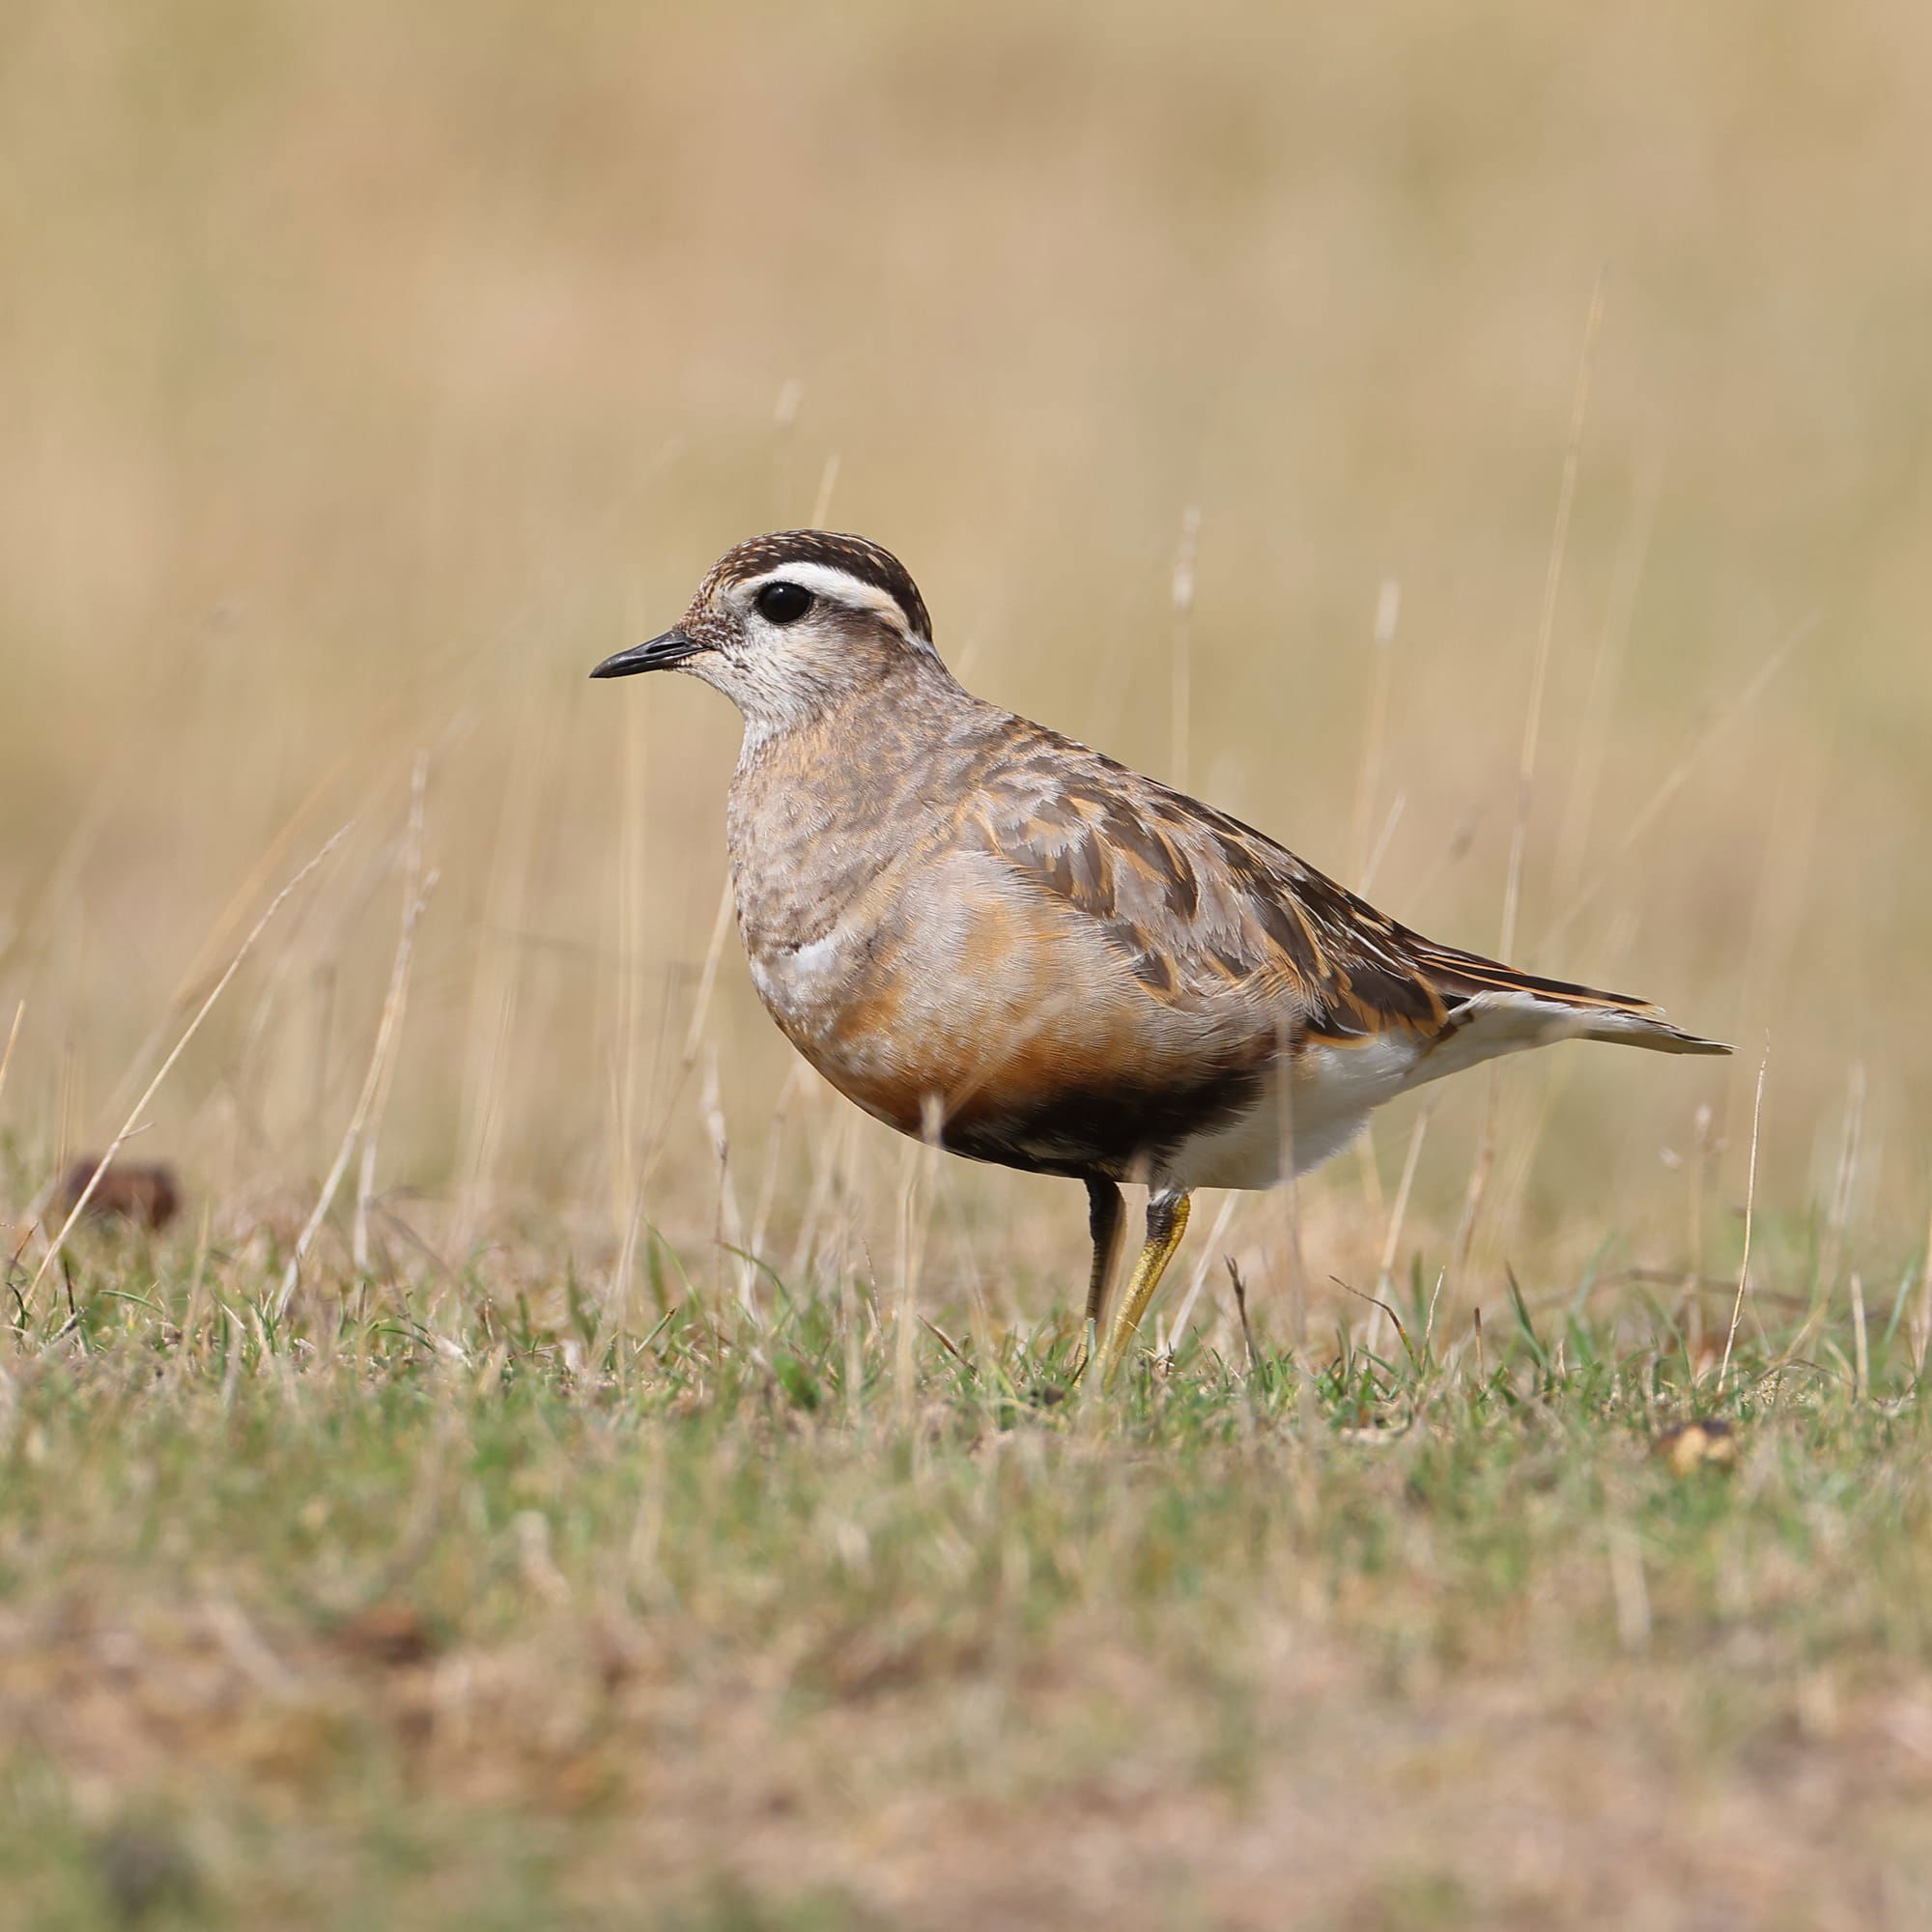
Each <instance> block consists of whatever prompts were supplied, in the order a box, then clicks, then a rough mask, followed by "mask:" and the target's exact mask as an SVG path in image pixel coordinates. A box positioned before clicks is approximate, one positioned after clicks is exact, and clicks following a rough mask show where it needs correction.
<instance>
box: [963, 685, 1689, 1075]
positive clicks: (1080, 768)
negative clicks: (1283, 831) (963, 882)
mask: <svg viewBox="0 0 1932 1932" xmlns="http://www.w3.org/2000/svg"><path fill="white" fill-rule="evenodd" d="M974 810H975V817H976V820H977V823H976V827H975V830H976V831H977V834H978V836H979V837H980V838H982V839H983V840H984V842H985V844H986V846H987V847H988V848H989V849H990V850H992V851H993V852H995V853H996V854H998V856H999V857H1000V858H1001V859H1002V860H1003V861H1004V862H1005V863H1006V865H1007V866H1009V867H1010V868H1011V869H1012V870H1013V871H1014V872H1015V873H1017V874H1018V875H1019V876H1020V877H1021V878H1022V879H1023V880H1025V881H1026V882H1027V884H1029V885H1030V886H1032V887H1033V888H1035V889H1036V890H1037V891H1039V892H1041V893H1044V894H1048V895H1053V896H1054V897H1056V898H1058V899H1061V900H1064V901H1065V902H1066V903H1067V904H1068V905H1069V906H1072V907H1074V908H1076V909H1077V910H1078V911H1080V912H1082V913H1084V914H1085V915H1086V916H1087V917H1089V918H1091V919H1093V920H1094V921H1095V922H1096V923H1098V925H1099V927H1100V930H1101V931H1102V932H1103V933H1104V935H1105V937H1106V939H1107V942H1108V944H1109V945H1110V946H1111V947H1112V948H1113V949H1115V950H1116V951H1117V952H1119V954H1120V955H1121V956H1122V958H1123V959H1124V960H1125V961H1126V962H1127V963H1128V965H1129V966H1130V967H1131V969H1132V971H1133V974H1134V976H1135V978H1136V979H1137V980H1139V981H1140V983H1141V984H1142V985H1143V986H1144V987H1145V988H1146V989H1147V991H1148V993H1149V994H1150V995H1151V997H1152V998H1154V999H1157V1000H1160V1001H1163V1002H1166V1003H1169V1004H1175V1005H1190V1004H1195V1003H1198V1002H1201V1001H1204V1000H1213V999H1215V998H1217V996H1222V995H1226V994H1229V993H1236V992H1245V993H1247V994H1248V995H1249V996H1251V997H1255V998H1258V999H1260V1000H1263V1001H1265V1002H1266V1003H1267V1005H1268V1006H1269V1007H1270V1008H1272V1009H1274V1010H1276V1011H1280V1010H1281V1009H1283V1008H1284V1007H1285V1008H1286V1009H1287V1012H1288V1016H1289V1019H1290V1023H1291V1026H1292V1028H1293V1032H1294V1033H1295V1034H1296V1035H1297V1036H1300V1035H1303V1034H1306V1035H1313V1036H1315V1037H1327V1038H1336V1039H1342V1038H1359V1037H1372V1036H1375V1035H1378V1034H1381V1033H1385V1032H1387V1031H1389V1030H1390V1029H1392V1028H1402V1029H1406V1030H1407V1031H1410V1032H1412V1033H1413V1034H1415V1035H1416V1036H1417V1037H1420V1038H1422V1039H1425V1040H1427V1039H1433V1038H1437V1037H1442V1036H1444V1035H1446V1034H1449V1033H1452V1032H1454V1031H1455V1030H1456V1028H1457V1026H1458V1024H1459V1015H1460V1014H1461V1012H1462V1010H1463V1009H1465V1008H1467V1007H1469V1005H1470V1003H1471V1002H1472V1001H1475V1000H1476V999H1477V998H1478V997H1479V996H1480V995H1482V994H1484V993H1516V994H1526V995H1529V996H1531V997H1533V998H1534V999H1536V1000H1538V1001H1540V1002H1550V1003H1554V1004H1556V1005H1559V1006H1563V1007H1568V1008H1577V1009H1591V1010H1596V1011H1601V1012H1603V1013H1604V1014H1605V1017H1606V1019H1608V1018H1611V1017H1612V1016H1619V1015H1627V1016H1628V1018H1627V1019H1626V1020H1625V1021H1624V1022H1623V1024H1622V1025H1620V1026H1618V1027H1617V1029H1616V1037H1630V1038H1633V1039H1634V1043H1657V1044H1663V1043H1665V1041H1664V1039H1663V1038H1662V1037H1660V1038H1659V1039H1658V1040H1656V1041H1655V1042H1650V1041H1642V1040H1637V1039H1635V1035H1637V1034H1638V1033H1645V1034H1647V1033H1649V1032H1651V1031H1652V1029H1653V1026H1654V1028H1655V1030H1656V1032H1657V1033H1658V1034H1659V1035H1660V1036H1668V1037H1669V1038H1670V1039H1671V1040H1672V1041H1676V1042H1684V1043H1686V1044H1690V1045H1693V1046H1695V1047H1698V1048H1702V1047H1706V1046H1708V1045H1709V1043H1708V1042H1702V1041H1694V1042H1693V1041H1692V1040H1691V1037H1690V1036H1688V1035H1680V1034H1678V1033H1677V1032H1676V1030H1675V1029H1674V1028H1669V1027H1667V1026H1666V1025H1665V1024H1664V1022H1662V1018H1661V1016H1660V1015H1659V1014H1658V1011H1657V1009H1656V1008H1655V1007H1652V1006H1650V1005H1649V1004H1648V1003H1647V1002H1645V1001H1642V1000H1637V999H1632V998H1629V997H1627V996H1626V995H1623V994H1620V993H1605V992H1600V991H1598V990H1596V989H1595V988H1593V987H1588V986H1580V985H1576V984H1573V983H1571V982H1570V981H1567V980H1546V979H1540V978H1537V977H1536V976H1534V975H1531V974H1526V973H1519V972H1517V971H1516V970H1515V969H1514V968H1513V967H1509V966H1505V965H1502V964H1501V963H1499V962H1498V961H1495V960H1492V959H1485V958H1483V957H1482V956H1481V955H1480V954H1477V953H1473V952H1462V951H1460V950H1459V949H1457V948H1454V947H1448V946H1441V945H1438V944H1436V943H1435V941H1433V940H1429V939H1425V938H1424V937H1423V936H1422V935H1421V934H1419V933H1416V932H1412V931H1410V930H1409V928H1408V927H1406V926H1405V925H1402V924H1400V923H1397V922H1396V921H1395V920H1392V919H1390V918H1388V917H1387V915H1386V914H1384V913H1381V912H1378V910H1377V909H1376V908H1375V907H1374V906H1372V905H1370V904H1369V903H1368V902H1367V900H1365V899H1362V898H1358V897H1357V896H1356V895H1354V894H1353V893H1350V892H1349V891H1347V890H1346V889H1344V888H1343V887H1341V886H1339V885H1337V884H1336V883H1335V881H1334V880H1332V879H1330V878H1328V877H1327V876H1326V875H1325V874H1323V873H1321V872H1320V871H1317V870H1316V868H1315V867H1312V866H1309V865H1306V864H1304V863H1303V862H1302V861H1301V860H1300V859H1298V858H1296V857H1295V856H1294V854H1293V852H1290V851H1289V850H1288V849H1287V848H1286V847H1284V846H1282V845H1279V844H1277V843H1276V842H1275V841H1274V840H1273V839H1271V838H1268V837H1267V836H1266V835H1265V834H1264V833H1262V832H1258V831H1256V830H1255V828H1254V827H1253V826H1250V825H1244V824H1242V823H1241V822H1240V820H1238V819H1236V818H1231V817H1229V816H1228V815H1227V814H1226V813H1225V812H1220V811H1216V810H1214V809H1213V808H1212V807H1211V806H1208V805H1203V804H1202V803H1201V802H1200V801H1199V800H1197V799H1192V798H1189V797H1187V796H1185V795H1184V794H1182V793H1180V792H1176V791H1172V790H1170V789H1169V788H1168V787H1167V786H1165V785H1162V784H1159V783H1157V782H1156V781H1153V780H1151V779H1148V778H1143V777H1142V776H1141V775H1140V774H1139V773H1136V772H1131V771H1129V770H1127V769H1126V768H1125V767H1124V766H1122V765H1120V764H1117V763H1116V762H1115V761H1114V760H1113V759H1111V758H1106V757H1102V756H1101V755H1100V754H1099V753H1094V752H1091V751H1089V750H1088V749H1087V748H1086V747H1085V746H1081V745H1077V744H1074V743H1072V742H1071V741H1070V740H1067V739H1065V738H1062V737H1060V736H1059V735H1058V734H1057V733H1054V732H1051V731H1047V730H1045V729H1043V728H1042V727H1040V726H1037V725H1029V724H1027V723H1026V722H1025V721H1023V720H1018V719H1014V720H1010V721H1009V723H1008V725H1007V726H1006V729H1005V731H1004V733H1003V736H1002V742H1001V746H1000V751H999V754H998V755H997V757H996V758H994V759H991V760H989V761H988V765H987V768H986V769H985V770H984V771H983V773H982V775H981V778H980V789H979V792H978V796H977V798H976V803H975V808H974ZM1711 1050H1721V1049H1716V1048H1713V1049H1711Z"/></svg>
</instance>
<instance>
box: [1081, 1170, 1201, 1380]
mask: <svg viewBox="0 0 1932 1932" xmlns="http://www.w3.org/2000/svg"><path fill="white" fill-rule="evenodd" d="M1186 1232H1187V1196H1186V1195H1184V1194H1169V1193H1165V1192H1160V1193H1156V1194H1155V1195H1154V1196H1153V1198H1152V1199H1151V1201H1150V1202H1149V1203H1148V1232H1147V1246H1146V1247H1144V1248H1143V1249H1142V1250H1141V1258H1140V1260H1139V1261H1137V1262H1136V1263H1135V1264H1134V1272H1133V1277H1132V1279H1131V1280H1129V1281H1128V1283H1127V1291H1126V1293H1125V1294H1124V1295H1122V1297H1121V1305H1120V1307H1119V1308H1118V1309H1116V1310H1115V1311H1114V1321H1113V1325H1112V1327H1111V1328H1109V1329H1108V1331H1107V1349H1106V1354H1105V1356H1104V1358H1103V1363H1102V1366H1103V1368H1104V1370H1105V1375H1104V1377H1103V1381H1104V1382H1106V1383H1111V1382H1112V1381H1113V1379H1114V1378H1115V1376H1117V1375H1118V1374H1119V1373H1120V1368H1121V1359H1122V1356H1123V1355H1124V1354H1125V1353H1126V1352H1127V1350H1129V1349H1130V1348H1131V1347H1132V1346H1133V1340H1134V1337H1135V1336H1136V1335H1137V1334H1138V1333H1139V1332H1140V1325H1141V1317H1142V1316H1143V1315H1145V1314H1146V1313H1147V1306H1148V1303H1149V1302H1150V1301H1151V1300H1152V1299H1153V1294H1154V1290H1155V1289H1157V1288H1158V1287H1159V1286H1160V1278H1161V1276H1162V1275H1164V1274H1165V1273H1166V1272H1167V1264H1168V1263H1169V1262H1171V1261H1172V1260H1173V1259H1174V1251H1175V1250H1176V1249H1177V1248H1178V1247H1179V1245H1180V1237H1181V1236H1183V1235H1184V1234H1186Z"/></svg>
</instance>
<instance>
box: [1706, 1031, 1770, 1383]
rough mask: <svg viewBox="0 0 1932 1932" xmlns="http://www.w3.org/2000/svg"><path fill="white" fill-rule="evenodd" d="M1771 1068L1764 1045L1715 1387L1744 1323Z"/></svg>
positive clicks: (1721, 1379) (1726, 1370)
mask: <svg viewBox="0 0 1932 1932" xmlns="http://www.w3.org/2000/svg"><path fill="white" fill-rule="evenodd" d="M1770 1065H1771V1046H1770V1043H1769V1042H1768V1041H1767V1042H1766V1045H1765V1049H1764V1058H1763V1059H1762V1060H1760V1061H1759V1062H1758V1064H1757V1094H1756V1096H1755V1097H1754V1098H1753V1099H1752V1101H1751V1137H1750V1165H1749V1167H1748V1169H1747V1172H1746V1177H1745V1252H1744V1259H1743V1260H1742V1261H1741V1262H1739V1264H1738V1293H1737V1299H1736V1300H1735V1301H1733V1302H1732V1303H1731V1325H1730V1329H1729V1331H1728V1332H1727V1333H1726V1334H1725V1336H1724V1359H1723V1360H1722V1361H1721V1362H1720V1363H1719V1365H1718V1386H1719V1388H1722V1387H1723V1385H1724V1379H1725V1378H1726V1377H1727V1376H1728V1375H1729V1374H1730V1371H1731V1350H1732V1348H1733V1346H1734V1345H1735V1344H1736V1342H1737V1339H1738V1323H1739V1322H1740V1321H1743V1320H1744V1313H1745V1292H1746V1290H1747V1289H1748V1288H1749V1286H1750V1258H1751V1219H1752V1216H1753V1214H1754V1213H1755V1211H1756V1208H1757V1143H1758V1129H1759V1128H1760V1126H1761V1125H1762V1124H1763V1122H1764V1075H1765V1069H1766V1068H1767V1067H1768V1066H1770Z"/></svg>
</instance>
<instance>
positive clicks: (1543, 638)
mask: <svg viewBox="0 0 1932 1932" xmlns="http://www.w3.org/2000/svg"><path fill="white" fill-rule="evenodd" d="M1604 290H1605V273H1604V271H1603V270H1601V269H1600V270H1598V271H1597V281H1596V286H1595V287H1594V288H1593V289H1592V290H1591V291H1590V316H1589V320H1588V321H1587V322H1586V323H1585V324H1584V325H1583V353H1582V355H1581V356H1580V357H1579V358H1578V360H1577V393H1576V397H1575V399H1574V401H1573V402H1572V404H1571V410H1570V436H1569V440H1568V441H1567V442H1566V443H1565V444H1564V449H1563V480H1562V482H1561V483H1560V484H1559V485H1558V486H1557V491H1556V526H1555V528H1554V529H1553V530H1552V531H1551V532H1550V537H1549V560H1548V564H1547V565H1546V567H1545V570H1544V576H1543V610H1542V613H1541V615H1540V616H1539V618H1538V619H1537V626H1536V659H1535V663H1534V665H1533V667H1532V668H1531V671H1530V678H1529V703H1528V705H1527V707H1526V708H1525V710H1524V713H1523V721H1522V750H1521V753H1520V757H1519V759H1518V763H1517V784H1516V817H1515V820H1514V821H1513V823H1512V824H1511V826H1510V851H1509V873H1508V876H1507V877H1506V879H1505V880H1504V882H1503V929H1502V941H1501V947H1500V951H1499V952H1498V957H1500V958H1503V959H1507V958H1509V956H1510V954H1511V953H1512V952H1513V951H1514V950H1515V947H1516V922H1517V909H1518V907H1519V905H1520V902H1521V899H1522V867H1523V855H1524V851H1525V848H1526V846H1527V844H1528V841H1529V803H1530V796H1531V793H1532V790H1533V788H1534V786H1535V783H1536V753H1537V748H1538V746H1539V744H1540V743H1541V741H1542V736H1543V698H1544V693H1545V691H1546V690H1547V689H1548V683H1549V653H1550V649H1551V646H1552V645H1553V643H1554V641H1555V637H1556V597H1557V592H1558V591H1559V590H1560V589H1561V588H1562V584H1563V557H1564V554H1565V552H1566V551H1567V550H1568V549H1569V546H1570V519H1571V516H1572V514H1573V512H1574V511H1575V509H1576V504H1577V469H1578V468H1579V467H1580V464H1581V460H1582V452H1583V425H1584V423H1585V422H1586V421H1587V420H1588V418H1589V413H1590V373H1591V368H1592V365H1593V364H1594V362H1595V359H1596V349H1597V332H1598V330H1599V328H1601V327H1602V326H1603V320H1604Z"/></svg>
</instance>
